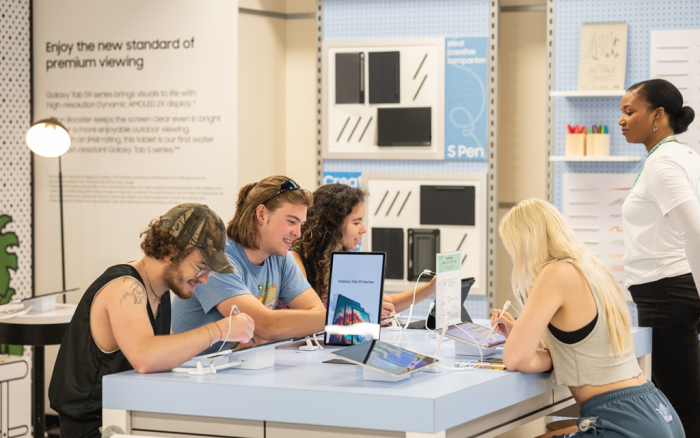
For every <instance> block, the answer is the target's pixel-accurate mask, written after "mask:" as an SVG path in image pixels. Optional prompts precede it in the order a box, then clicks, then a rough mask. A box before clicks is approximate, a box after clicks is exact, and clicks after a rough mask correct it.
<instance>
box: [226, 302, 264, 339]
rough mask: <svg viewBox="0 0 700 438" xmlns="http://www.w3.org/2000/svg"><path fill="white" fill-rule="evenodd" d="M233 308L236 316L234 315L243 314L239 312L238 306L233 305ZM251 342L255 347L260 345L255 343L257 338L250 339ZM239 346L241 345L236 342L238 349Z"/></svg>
mask: <svg viewBox="0 0 700 438" xmlns="http://www.w3.org/2000/svg"><path fill="white" fill-rule="evenodd" d="M231 307H232V308H233V314H234V315H238V314H239V313H241V311H240V310H238V306H236V305H233V306H231ZM250 340H251V341H252V342H253V345H258V343H257V342H255V338H250ZM238 344H239V343H238V342H236V347H238ZM236 347H233V348H236Z"/></svg>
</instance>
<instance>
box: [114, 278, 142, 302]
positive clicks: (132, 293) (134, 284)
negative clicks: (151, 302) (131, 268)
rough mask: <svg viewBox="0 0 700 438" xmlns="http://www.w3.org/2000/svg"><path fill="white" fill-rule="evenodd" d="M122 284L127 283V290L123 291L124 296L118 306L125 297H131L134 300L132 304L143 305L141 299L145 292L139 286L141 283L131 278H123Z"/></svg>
mask: <svg viewBox="0 0 700 438" xmlns="http://www.w3.org/2000/svg"><path fill="white" fill-rule="evenodd" d="M124 282H125V283H127V284H126V286H127V287H128V290H126V291H124V295H123V296H122V299H121V300H119V304H120V305H121V304H122V302H123V301H124V300H125V299H127V297H132V298H133V299H134V304H141V303H143V298H144V297H145V296H146V291H145V290H144V288H143V286H141V283H139V282H138V281H136V280H134V279H133V278H125V279H124Z"/></svg>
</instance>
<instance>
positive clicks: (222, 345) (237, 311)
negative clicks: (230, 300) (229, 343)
mask: <svg viewBox="0 0 700 438" xmlns="http://www.w3.org/2000/svg"><path fill="white" fill-rule="evenodd" d="M234 313H235V314H236V315H238V313H240V311H239V310H238V306H236V305H235V304H232V305H231V312H230V313H229V314H228V331H227V332H226V337H225V338H224V339H222V340H221V346H220V347H219V350H218V351H221V349H222V348H224V344H226V339H228V335H230V334H231V323H232V321H231V316H233V314H234Z"/></svg>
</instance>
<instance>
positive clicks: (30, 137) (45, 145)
mask: <svg viewBox="0 0 700 438" xmlns="http://www.w3.org/2000/svg"><path fill="white" fill-rule="evenodd" d="M27 146H29V149H31V150H32V152H34V153H35V154H37V155H41V156H42V157H47V158H52V157H60V156H61V155H63V154H65V153H66V152H67V151H68V148H70V135H68V130H67V129H66V127H65V126H63V125H62V124H61V123H60V122H59V121H58V120H56V119H54V118H49V119H42V120H39V121H38V122H36V123H34V124H33V125H32V126H31V128H29V131H27Z"/></svg>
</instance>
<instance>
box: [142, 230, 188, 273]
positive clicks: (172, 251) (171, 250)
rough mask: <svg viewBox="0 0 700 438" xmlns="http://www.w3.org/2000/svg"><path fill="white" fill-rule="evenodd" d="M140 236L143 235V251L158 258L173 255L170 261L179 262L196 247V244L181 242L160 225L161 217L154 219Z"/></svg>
mask: <svg viewBox="0 0 700 438" xmlns="http://www.w3.org/2000/svg"><path fill="white" fill-rule="evenodd" d="M144 236H145V237H144ZM139 237H143V241H141V249H142V250H143V253H144V254H146V255H147V256H148V257H153V258H154V259H156V260H162V259H164V258H165V257H168V256H171V257H172V258H171V259H170V262H171V263H177V262H179V261H180V260H182V259H184V258H185V257H186V256H187V255H189V253H191V252H192V250H193V249H194V246H192V245H190V244H187V243H183V242H181V241H180V240H178V239H177V238H176V237H174V236H173V235H172V234H170V232H169V231H167V230H165V229H163V227H161V226H160V219H153V220H152V221H151V223H150V224H148V228H146V229H145V230H144V231H143V232H142V233H141V234H140V235H139Z"/></svg>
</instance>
